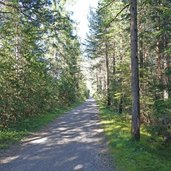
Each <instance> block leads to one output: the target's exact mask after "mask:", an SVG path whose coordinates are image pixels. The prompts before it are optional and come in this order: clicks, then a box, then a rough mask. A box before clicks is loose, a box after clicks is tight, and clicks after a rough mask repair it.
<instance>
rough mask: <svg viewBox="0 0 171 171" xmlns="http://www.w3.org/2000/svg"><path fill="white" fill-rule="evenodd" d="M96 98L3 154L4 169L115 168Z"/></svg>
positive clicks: (1, 164)
mask: <svg viewBox="0 0 171 171" xmlns="http://www.w3.org/2000/svg"><path fill="white" fill-rule="evenodd" d="M98 113H99V111H98V108H97V105H96V103H95V101H94V100H93V99H89V100H87V101H86V102H85V103H84V104H82V105H81V106H79V107H77V108H75V109H73V110H71V111H70V112H67V113H66V114H65V115H63V116H61V117H59V118H57V119H56V120H55V121H54V122H52V123H51V124H49V125H48V126H47V127H46V128H44V129H42V130H41V131H39V132H36V133H34V134H32V135H30V136H29V137H27V138H25V139H23V140H22V141H21V143H19V144H18V145H14V146H12V147H10V148H9V149H8V150H4V151H3V152H1V153H0V170H3V171H75V170H85V171H114V170H115V168H114V166H113V160H112V157H111V156H110V154H109V151H108V147H107V141H106V140H105V137H104V134H103V129H102V128H101V125H100V119H99V116H98Z"/></svg>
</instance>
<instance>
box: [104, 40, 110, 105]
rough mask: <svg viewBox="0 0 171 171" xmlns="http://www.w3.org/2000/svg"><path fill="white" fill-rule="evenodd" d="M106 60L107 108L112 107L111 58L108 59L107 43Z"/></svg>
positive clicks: (106, 46)
mask: <svg viewBox="0 0 171 171" xmlns="http://www.w3.org/2000/svg"><path fill="white" fill-rule="evenodd" d="M105 50H106V52H105V58H106V91H107V106H110V105H111V99H110V87H109V86H110V85H109V84H110V80H109V57H108V44H107V41H106V43H105Z"/></svg>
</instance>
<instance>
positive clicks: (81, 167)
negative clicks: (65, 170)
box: [74, 164, 84, 170]
mask: <svg viewBox="0 0 171 171" xmlns="http://www.w3.org/2000/svg"><path fill="white" fill-rule="evenodd" d="M83 168H84V166H83V165H82V164H78V165H76V166H75V167H74V170H80V169H83Z"/></svg>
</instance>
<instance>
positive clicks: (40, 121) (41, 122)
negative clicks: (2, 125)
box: [0, 102, 81, 149]
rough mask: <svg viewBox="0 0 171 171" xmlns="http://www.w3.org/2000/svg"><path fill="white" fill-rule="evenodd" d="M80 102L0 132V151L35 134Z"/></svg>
mask: <svg viewBox="0 0 171 171" xmlns="http://www.w3.org/2000/svg"><path fill="white" fill-rule="evenodd" d="M80 104H81V102H78V103H75V104H73V105H71V106H69V107H65V108H58V109H55V110H53V111H52V112H49V113H45V114H42V115H38V116H34V117H31V118H26V119H24V120H22V121H19V122H17V123H15V124H13V125H10V126H9V127H8V128H7V129H6V130H0V149H5V148H8V147H9V146H10V145H12V144H14V143H16V142H18V141H20V140H21V139H22V138H23V137H25V136H26V135H29V134H30V133H31V132H35V131H38V130H40V129H41V128H43V127H44V126H46V125H47V124H48V123H50V122H52V121H53V120H54V119H55V118H57V117H59V116H60V115H62V114H63V113H65V112H67V111H69V110H71V109H73V108H75V107H76V106H78V105H80Z"/></svg>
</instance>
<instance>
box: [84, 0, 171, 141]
mask: <svg viewBox="0 0 171 171" xmlns="http://www.w3.org/2000/svg"><path fill="white" fill-rule="evenodd" d="M134 3H135V1H121V0H117V1H110V0H100V1H99V5H98V9H97V10H92V11H90V16H89V21H90V32H89V34H88V36H87V51H86V52H87V54H88V57H89V58H90V59H92V72H93V73H94V87H95V89H96V92H97V93H96V96H97V98H98V99H100V101H103V103H104V104H105V105H106V106H108V107H110V108H111V110H112V111H115V112H118V113H120V114H125V115H126V116H127V114H128V118H129V114H131V113H132V112H131V111H132V107H133V113H132V115H133V116H134V115H135V113H136V112H138V110H139V109H138V108H136V109H135V107H138V101H135V99H136V100H138V99H139V98H138V96H139V94H140V113H141V121H140V122H141V123H142V124H144V125H146V126H148V128H149V132H151V133H152V134H156V135H159V136H162V137H163V138H164V141H165V142H167V141H169V139H170V133H171V130H170V126H169V125H170V122H171V110H170V109H171V97H170V96H171V95H170V87H171V86H170V79H171V72H170V70H171V65H170V64H171V63H170V61H171V57H170V55H171V52H170V48H171V47H170V45H171V44H170V36H171V31H170V29H169V28H170V24H171V23H170V21H171V20H170V16H171V15H170V14H171V10H170V9H171V8H170V6H171V3H170V1H167V0H163V1H160V0H159V1H153V0H148V1H138V4H137V5H136V4H134ZM136 7H137V10H138V16H137V22H138V23H137V29H136V27H135V25H134V28H132V26H133V25H132V24H133V22H136V18H135V20H133V17H136V16H135V15H136V11H134V10H135V9H136ZM133 12H135V13H134V14H133ZM130 21H131V23H130ZM130 26H131V28H132V30H130ZM136 30H138V33H135V31H136ZM133 34H134V35H133ZM136 34H138V37H137V38H138V39H137V38H136V37H135V36H136ZM132 36H134V37H132ZM136 39H137V40H138V42H137V43H138V44H137V45H138V48H137V47H136V44H135V43H134V41H135V40H136ZM131 42H132V43H131ZM131 49H132V51H131ZM136 49H137V50H138V51H137V52H136ZM133 53H134V55H135V56H134V57H132V62H131V54H132V55H133ZM136 55H138V56H137V57H138V58H137V57H136ZM136 60H137V62H136ZM137 64H138V65H137ZM136 65H137V66H136ZM133 67H134V68H133ZM131 68H132V69H131ZM138 70H139V72H140V73H139V72H138ZM136 72H137V73H136ZM131 75H132V84H131ZM138 79H139V80H140V83H138V82H137V81H136V80H138ZM131 87H132V93H131ZM132 101H133V103H132ZM132 104H133V106H132ZM135 105H137V106H135ZM138 116H139V114H138V113H136V116H135V117H133V120H132V121H133V122H135V120H136V123H134V124H137V125H136V126H138V125H139V123H138V122H139V119H138ZM134 126H135V125H134ZM132 129H135V127H132ZM133 134H134V133H133ZM134 138H135V139H139V138H136V135H135V134H134Z"/></svg>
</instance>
